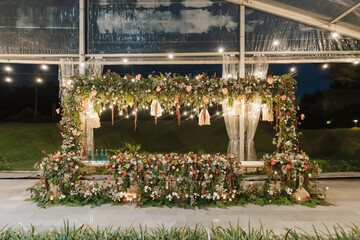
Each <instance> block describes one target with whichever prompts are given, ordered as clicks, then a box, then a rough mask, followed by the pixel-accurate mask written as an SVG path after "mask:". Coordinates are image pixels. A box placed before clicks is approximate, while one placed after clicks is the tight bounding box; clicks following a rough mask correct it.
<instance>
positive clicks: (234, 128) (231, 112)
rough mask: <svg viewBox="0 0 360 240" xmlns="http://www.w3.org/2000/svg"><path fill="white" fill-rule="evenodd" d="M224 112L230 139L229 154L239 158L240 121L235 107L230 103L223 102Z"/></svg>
mask: <svg viewBox="0 0 360 240" xmlns="http://www.w3.org/2000/svg"><path fill="white" fill-rule="evenodd" d="M222 111H223V114H224V122H225V126H226V131H227V134H228V137H229V145H228V149H227V153H228V154H231V155H233V156H234V157H238V154H239V121H238V116H237V115H236V113H235V108H234V107H229V106H228V101H227V100H224V101H223V102H222Z"/></svg>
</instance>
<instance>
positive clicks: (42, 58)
mask: <svg viewBox="0 0 360 240" xmlns="http://www.w3.org/2000/svg"><path fill="white" fill-rule="evenodd" d="M78 1H79V52H78V54H0V63H22V64H54V65H58V64H59V63H60V59H64V58H68V59H72V60H73V63H74V64H79V66H80V68H79V69H80V73H84V71H85V70H84V69H85V63H86V60H87V59H91V58H102V59H104V60H105V61H103V62H102V64H103V65H150V64H151V65H181V64H188V65H191V64H204V65H205V64H222V56H223V55H235V56H237V57H238V59H239V62H240V69H241V71H240V75H243V74H244V71H245V70H244V69H245V64H254V63H259V61H262V62H264V61H265V62H266V63H271V64H286V63H331V62H343V63H351V62H354V61H358V60H359V59H360V50H354V51H281V52H277V51H266V52H263V51H245V7H248V8H253V9H256V10H260V11H263V12H267V13H270V14H273V15H277V16H280V17H283V18H287V19H290V20H293V21H296V22H300V23H304V24H307V25H310V26H313V27H316V28H320V29H324V30H328V31H332V32H337V33H339V34H341V35H343V36H348V37H350V38H353V39H357V40H360V31H358V30H356V29H351V28H350V27H347V26H344V25H339V24H338V23H339V21H340V20H341V19H343V18H344V17H345V16H347V15H348V14H350V13H351V12H353V11H354V10H356V9H360V3H357V4H356V5H354V6H353V7H351V8H350V9H348V10H347V11H345V12H343V13H342V14H341V15H339V16H338V17H336V18H334V19H333V20H331V21H329V22H327V21H323V20H321V19H320V18H316V17H314V16H312V15H313V14H311V13H309V14H307V13H306V11H301V12H299V11H295V10H294V9H293V8H288V7H286V8H285V6H284V7H280V5H281V4H280V5H279V4H278V3H277V4H273V3H274V1H273V0H226V1H227V2H231V3H234V4H238V5H240V46H239V47H240V48H239V52H223V53H219V52H202V53H172V55H173V58H172V59H170V58H169V55H168V54H165V53H157V54H88V53H86V44H85V43H86V42H85V39H86V13H87V12H86V11H87V10H86V4H85V1H86V0H78ZM259 55H261V56H265V57H266V58H264V59H258V58H254V56H259ZM124 59H126V61H124Z"/></svg>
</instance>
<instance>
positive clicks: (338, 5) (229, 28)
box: [0, 0, 360, 65]
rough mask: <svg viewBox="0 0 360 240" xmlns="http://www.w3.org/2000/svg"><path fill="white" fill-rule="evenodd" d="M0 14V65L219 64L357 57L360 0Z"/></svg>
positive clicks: (36, 2)
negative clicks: (226, 57)
mask: <svg viewBox="0 0 360 240" xmlns="http://www.w3.org/2000/svg"><path fill="white" fill-rule="evenodd" d="M40 2H41V4H40ZM241 6H245V10H244V11H243V12H242V11H241ZM0 13H1V14H0V62H14V63H48V64H58V63H59V59H60V58H71V59H73V60H74V61H75V62H76V61H77V62H79V61H84V60H85V59H88V58H94V57H102V58H105V59H107V61H106V63H105V64H112V65H113V64H218V63H221V61H222V60H221V56H222V55H223V54H231V55H239V54H240V52H241V51H242V50H241V49H242V48H243V49H244V50H245V52H244V54H245V59H244V60H245V62H246V63H254V62H258V61H266V62H267V63H296V62H299V63H300V62H353V61H355V60H358V59H360V24H359V23H360V1H359V0H316V1H314V0H311V1H310V0H302V1H296V0H225V1H224V0H177V1H173V0H136V1H130V0H126V1H125V0H124V1H119V0H88V1H87V2H85V0H79V1H73V0H64V1H56V0H48V1H46V2H44V1H40V0H27V1H24V0H12V1H6V2H4V1H2V2H1V3H0ZM242 19H244V34H243V35H244V36H245V38H244V39H243V40H244V41H242V38H241V35H242V34H241V32H242V31H241V25H242V23H243V22H242V21H243V20H242ZM334 33H336V34H338V35H339V36H337V37H335V36H334ZM219 48H223V49H224V52H223V53H219V52H218V49H219ZM169 54H171V55H172V56H173V58H171V59H170V58H169ZM257 56H265V58H258V57H257ZM125 58H126V59H127V60H128V61H126V62H125V61H124V59H125Z"/></svg>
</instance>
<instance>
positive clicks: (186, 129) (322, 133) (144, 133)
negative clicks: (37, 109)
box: [0, 118, 360, 171]
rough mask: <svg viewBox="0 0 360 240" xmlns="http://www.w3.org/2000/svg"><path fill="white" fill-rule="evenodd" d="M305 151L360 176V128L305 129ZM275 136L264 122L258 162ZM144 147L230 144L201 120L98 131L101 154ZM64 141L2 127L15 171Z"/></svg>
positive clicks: (46, 132)
mask: <svg viewBox="0 0 360 240" xmlns="http://www.w3.org/2000/svg"><path fill="white" fill-rule="evenodd" d="M303 132H304V136H303V137H302V139H301V148H302V149H303V150H304V151H306V152H307V153H308V154H309V155H310V157H311V158H312V159H315V160H318V161H319V163H320V164H321V165H322V168H323V170H324V171H360V128H352V129H314V130H313V129H311V130H309V129H305V130H303ZM274 135H275V132H274V130H273V129H272V126H271V125H270V124H269V123H266V122H261V123H260V124H259V128H258V130H257V133H256V137H255V147H256V150H257V153H258V158H261V156H262V155H263V154H264V153H271V152H273V151H274V149H275V148H274V146H273V145H272V138H273V137H274ZM125 142H128V143H131V144H141V149H142V150H144V151H148V152H163V153H166V152H190V151H194V152H198V153H202V152H205V153H216V152H221V153H226V150H227V144H228V138H227V134H226V130H225V125H224V121H223V119H221V118H220V119H214V120H212V122H211V126H203V127H200V126H198V125H197V121H196V120H188V121H185V120H184V121H182V122H181V126H180V127H179V126H178V125H177V122H176V121H175V120H174V121H165V120H160V121H158V125H157V126H154V121H139V122H138V129H137V131H134V123H133V121H131V120H119V121H116V122H115V125H114V126H111V122H106V121H104V122H102V127H101V128H100V129H96V130H95V145H96V148H98V149H101V148H107V149H115V148H118V147H119V146H121V145H122V144H123V143H125ZM60 144H61V137H60V133H59V131H58V127H57V124H55V123H41V124H40V123H35V124H34V123H32V124H31V123H0V154H2V155H4V156H5V157H6V158H7V159H8V162H9V164H8V168H7V169H12V170H32V169H33V165H34V163H35V162H37V161H39V160H40V159H41V157H42V155H43V154H42V153H41V150H44V151H46V152H49V153H51V152H55V151H56V150H57V149H58V148H59V146H60Z"/></svg>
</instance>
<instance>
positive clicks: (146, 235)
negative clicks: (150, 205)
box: [0, 221, 360, 240]
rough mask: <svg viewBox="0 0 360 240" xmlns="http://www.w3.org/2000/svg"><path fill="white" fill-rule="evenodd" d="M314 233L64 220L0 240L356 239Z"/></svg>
mask: <svg viewBox="0 0 360 240" xmlns="http://www.w3.org/2000/svg"><path fill="white" fill-rule="evenodd" d="M313 232H314V233H308V232H305V231H303V230H301V229H284V231H283V233H282V234H275V233H274V231H273V230H271V229H264V227H263V226H261V227H260V228H252V227H251V226H250V224H249V226H248V227H246V228H242V227H240V226H239V224H237V225H236V226H232V225H229V227H227V228H224V227H220V226H214V225H211V226H210V228H209V229H206V228H205V227H203V226H201V225H196V226H195V227H194V228H190V227H188V226H185V227H182V226H173V227H171V228H165V227H164V226H157V227H154V228H147V227H146V226H141V225H140V226H139V228H138V229H135V228H134V227H131V228H125V229H120V228H118V229H113V228H111V227H110V228H99V227H98V228H92V227H90V226H87V225H82V226H80V227H75V226H70V224H69V222H68V221H67V222H64V227H62V228H60V229H51V230H45V231H38V230H37V229H36V227H34V226H31V228H30V229H25V228H24V227H19V228H16V229H12V228H6V229H5V228H4V229H2V228H1V227H0V240H2V239H4V240H5V239H6V240H8V239H14V240H15V239H28V240H31V239H54V240H55V239H61V240H65V239H103V240H105V239H129V240H130V239H134V240H135V239H174V240H175V239H181V240H183V239H199V240H200V239H204V240H206V239H214V240H215V239H219V240H222V239H229V240H230V239H248V240H255V239H257V240H260V239H262V240H280V239H288V240H297V239H308V240H317V239H319V240H320V239H324V240H325V239H329V240H330V239H334V240H335V239H339V240H340V239H359V238H360V231H359V228H358V227H357V226H351V227H349V228H346V229H345V228H343V227H341V226H333V227H332V228H330V229H328V228H327V230H326V231H325V232H322V231H319V230H317V229H316V228H314V229H313Z"/></svg>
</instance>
